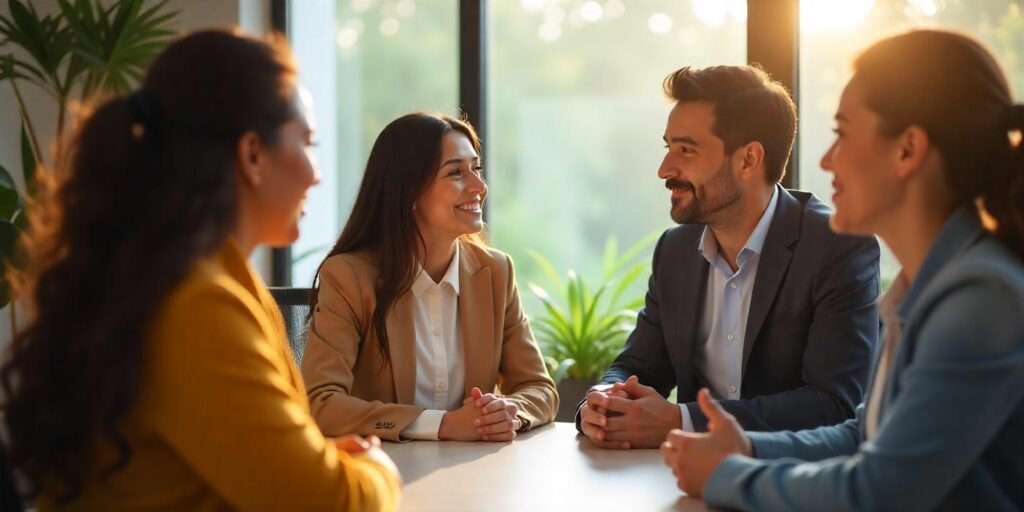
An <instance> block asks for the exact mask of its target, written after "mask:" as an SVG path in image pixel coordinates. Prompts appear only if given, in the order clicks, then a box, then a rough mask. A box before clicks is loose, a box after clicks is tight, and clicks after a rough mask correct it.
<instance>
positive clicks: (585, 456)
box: [383, 423, 706, 512]
mask: <svg viewBox="0 0 1024 512" xmlns="http://www.w3.org/2000/svg"><path fill="white" fill-rule="evenodd" d="M383 448H384V451H385V452H387V454H388V455H390V456H391V458H392V459H394V461H395V464H396V465H397V466H398V469H399V470H400V471H401V473H402V478H403V479H404V480H405V488H404V491H403V493H402V506H401V509H400V510H402V511H408V512H413V511H458V510H473V511H477V510H485V511H504V510H516V511H520V510H522V511H535V510H537V511H539V510H559V511H562V510H585V509H588V510H644V511H647V510H651V511H655V510H685V511H690V510H694V511H696V510H706V508H705V506H704V504H703V502H701V501H699V500H696V499H693V498H689V497H686V496H685V495H684V494H683V493H682V492H681V491H679V489H678V488H677V487H676V481H675V477H673V476H672V472H671V471H670V470H669V468H668V467H666V466H665V465H664V463H663V462H662V459H661V453H660V452H659V451H658V450H656V449H653V450H625V451H619V450H603V449H601V448H598V447H596V446H595V445H594V444H593V443H591V442H590V440H589V439H587V438H586V437H584V436H577V435H576V427H575V425H573V424H572V423H554V424H551V425H546V426H543V427H540V428H538V429H535V430H533V431H531V432H527V433H525V434H522V435H520V436H518V437H517V438H516V440H515V441H513V442H511V443H483V442H480V443H459V442H452V441H445V442H432V441H413V442H408V443H384V446H383Z"/></svg>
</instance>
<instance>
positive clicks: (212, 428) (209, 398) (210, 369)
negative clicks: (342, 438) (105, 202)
mask: <svg viewBox="0 0 1024 512" xmlns="http://www.w3.org/2000/svg"><path fill="white" fill-rule="evenodd" d="M257 309H258V308H255V307H249V306H247V305H246V303H245V302H244V300H243V299H242V298H240V297H238V296H236V295H235V294H233V293H232V292H230V291H228V290H225V289H219V288H218V289H214V290H212V291H211V290H205V291H202V292H200V293H196V294H192V295H186V296H184V297H183V298H182V297H179V298H178V300H174V299H172V301H171V302H170V303H169V305H168V308H167V310H166V311H165V314H164V315H163V316H162V318H163V322H164V323H163V324H159V323H158V324H157V328H156V329H155V330H154V332H155V333H156V334H155V336H154V342H153V344H152V346H151V352H150V353H149V361H150V366H149V368H151V369H152V377H151V378H149V379H147V380H148V382H150V383H151V385H152V388H150V391H151V392H152V394H149V393H147V397H151V398H152V400H149V401H147V403H145V404H143V405H142V407H141V410H142V411H144V412H143V415H144V416H146V420H147V421H148V422H150V423H151V424H152V425H153V427H154V430H155V431H156V432H157V434H158V435H160V436H161V437H162V438H163V439H164V440H165V441H166V442H167V443H168V444H169V445H170V446H171V447H172V448H173V450H174V451H175V452H176V453H177V454H178V455H179V456H180V457H181V458H182V459H183V460H184V461H186V463H187V464H188V465H189V466H190V467H191V468H192V469H193V470H194V471H195V472H196V473H197V474H199V475H200V476H201V477H202V479H203V480H204V481H205V482H207V483H208V485H209V486H210V487H211V488H213V489H214V490H215V492H216V493H217V494H219V495H220V496H223V497H224V499H225V500H226V501H227V502H228V503H229V504H230V505H231V507H232V508H234V509H237V510H243V511H264V510H266V511H274V510H286V509H287V510H326V509H338V510H388V509H394V508H395V507H396V506H397V503H398V502H397V500H398V497H399V492H400V490H399V486H400V483H399V481H398V479H397V477H396V476H394V475H392V474H391V473H390V472H389V471H387V470H386V469H385V468H383V467H381V466H380V465H378V464H377V463H376V462H374V461H372V460H369V459H367V458H363V457H360V456H355V457H353V456H350V455H348V454H347V453H344V452H339V451H338V450H337V449H336V448H335V447H334V445H333V444H332V443H331V442H330V441H328V440H326V439H324V437H323V436H322V435H321V434H320V430H319V429H318V428H317V426H316V424H315V423H314V422H313V419H312V418H311V417H310V415H309V412H308V409H307V408H306V404H305V403H304V402H303V396H302V390H300V389H297V388H296V385H295V381H294V380H293V378H292V375H294V372H295V369H294V366H293V364H292V362H291V360H290V359H288V358H287V356H286V354H285V352H284V351H283V350H282V347H281V346H280V345H281V343H282V341H281V340H278V339H275V338H274V337H273V336H272V335H268V332H271V330H270V328H269V325H270V324H269V322H267V321H266V319H263V320H264V321H262V322H261V318H260V317H259V315H260V314H263V313H262V311H257ZM161 325H162V326H163V327H161Z"/></svg>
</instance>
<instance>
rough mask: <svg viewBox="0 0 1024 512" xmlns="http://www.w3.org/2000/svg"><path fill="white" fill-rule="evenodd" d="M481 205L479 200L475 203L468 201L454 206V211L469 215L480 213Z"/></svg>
mask: <svg viewBox="0 0 1024 512" xmlns="http://www.w3.org/2000/svg"><path fill="white" fill-rule="evenodd" d="M482 204H483V203H481V202H480V201H479V200H477V201H470V202H468V203H462V204H460V205H456V206H455V209H456V210H462V211H464V212H470V213H480V212H481V211H482V210H481V206H482Z"/></svg>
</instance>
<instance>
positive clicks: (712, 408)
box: [697, 388, 733, 430]
mask: <svg viewBox="0 0 1024 512" xmlns="http://www.w3.org/2000/svg"><path fill="white" fill-rule="evenodd" d="M697 405H698V406H700V411H701V412H703V413H704V415H705V416H707V417H708V423H711V424H712V425H708V430H715V429H717V428H720V427H724V426H725V425H726V423H730V422H731V421H732V420H733V417H732V415H731V414H729V413H727V412H725V409H722V406H721V405H719V404H718V402H716V401H715V400H713V399H712V398H711V393H710V392H709V391H708V388H701V390H700V391H698V392H697Z"/></svg>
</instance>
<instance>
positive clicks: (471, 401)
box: [302, 113, 558, 441]
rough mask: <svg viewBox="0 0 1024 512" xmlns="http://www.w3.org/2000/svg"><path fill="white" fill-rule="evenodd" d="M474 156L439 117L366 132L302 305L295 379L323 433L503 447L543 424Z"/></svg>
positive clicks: (466, 137)
mask: <svg viewBox="0 0 1024 512" xmlns="http://www.w3.org/2000/svg"><path fill="white" fill-rule="evenodd" d="M479 150H480V143H479V140H478V139H477V136H476V133H475V132H474V131H473V128H472V127H471V126H469V125H468V124H467V123H464V122H462V121H459V120H457V119H453V118H450V117H446V116H440V115H431V114H422V113H417V114H409V115H406V116H403V117H401V118H399V119H397V120H395V121H393V122H392V123H391V124H389V125H388V126H387V127H386V128H384V130H383V131H382V132H381V134H380V135H379V136H378V137H377V140H376V142H375V143H374V146H373V149H372V151H371V152H370V158H369V161H368V163H367V167H366V174H365V175H364V176H363V182H362V185H361V187H360V190H359V195H358V197H357V198H356V203H355V205H354V207H353V211H352V214H351V216H350V217H349V221H348V223H347V224H346V226H345V229H344V230H343V231H342V234H341V237H340V238H339V240H338V242H337V243H336V244H335V246H334V248H333V249H332V250H331V251H330V253H329V254H328V256H327V258H326V259H325V261H324V262H323V263H322V264H321V266H320V269H319V271H318V273H317V277H318V286H317V287H316V288H315V289H314V291H313V296H312V297H311V303H312V305H313V318H312V323H311V326H310V330H309V336H308V340H307V345H306V352H305V355H304V359H303V362H302V374H303V378H304V380H305V381H306V386H307V389H308V393H309V400H310V408H311V410H312V411H313V417H314V418H316V421H317V424H318V425H320V428H321V429H322V430H323V432H324V434H325V435H328V436H336V435H342V434H348V433H357V434H363V435H367V434H376V435H379V436H380V437H382V438H384V439H386V440H391V441H399V440H403V439H442V440H445V439H447V440H461V441H477V440H483V441H506V440H511V439H514V438H515V436H516V432H519V431H523V430H526V429H529V428H532V427H536V426H538V425H543V424H545V423H548V422H550V421H551V420H552V419H553V418H554V414H555V411H556V410H557V408H558V396H557V394H556V392H555V386H554V382H553V381H552V380H551V378H550V377H549V376H548V374H547V370H546V368H545V366H544V362H543V358H542V356H541V354H540V350H539V349H538V348H537V344H536V343H535V342H534V340H533V334H532V332H531V331H530V325H529V321H528V320H527V318H526V315H525V314H524V313H523V310H522V306H521V305H520V301H519V292H518V288H517V287H516V282H515V275H514V272H513V267H512V261H511V260H510V259H509V257H508V256H507V255H505V254H503V253H501V252H499V251H496V250H494V249H490V248H488V247H486V246H485V245H484V243H483V241H482V238H481V236H480V233H481V230H482V229H483V221H482V217H481V212H482V205H483V201H484V199H485V198H486V196H487V185H486V184H485V183H484V181H483V177H482V173H481V170H482V168H481V166H480V156H479ZM495 391H498V392H497V393H495Z"/></svg>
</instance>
